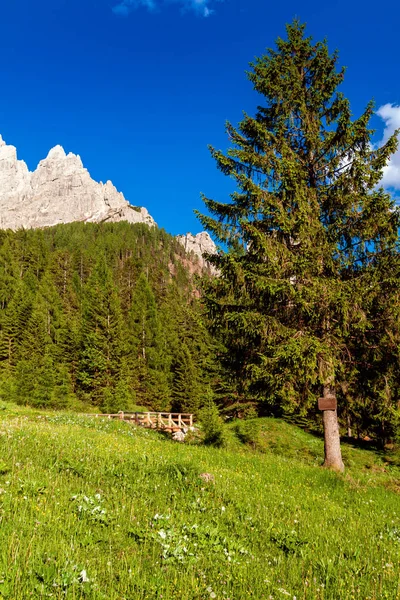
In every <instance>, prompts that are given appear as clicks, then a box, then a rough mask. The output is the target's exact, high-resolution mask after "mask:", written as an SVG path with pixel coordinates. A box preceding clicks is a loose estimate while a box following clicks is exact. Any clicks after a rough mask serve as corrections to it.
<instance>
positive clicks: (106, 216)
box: [0, 137, 155, 229]
mask: <svg viewBox="0 0 400 600" xmlns="http://www.w3.org/2000/svg"><path fill="white" fill-rule="evenodd" d="M0 140H1V141H0V228H2V229H8V228H9V229H18V228H20V227H24V228H28V229H29V228H32V227H49V226H51V225H56V224H58V223H70V222H72V221H91V222H100V221H129V222H130V223H146V224H147V225H150V226H153V225H155V222H154V219H153V218H152V217H151V216H150V215H149V213H148V212H147V210H146V209H145V208H134V207H132V205H131V204H129V202H128V201H127V200H125V198H124V196H123V194H121V193H120V192H118V191H117V190H116V188H115V187H114V186H113V185H112V183H111V182H107V183H106V184H105V185H104V184H102V183H98V182H96V181H94V180H93V179H92V178H91V177H90V174H89V172H88V171H87V169H85V168H84V166H83V164H82V161H81V158H80V157H79V156H78V155H76V154H72V153H69V154H66V153H65V150H64V148H63V147H62V146H55V147H54V148H52V149H51V150H50V152H49V153H48V155H47V157H46V158H45V159H43V160H41V161H40V163H39V165H38V167H37V168H36V170H35V171H33V172H32V173H30V172H29V170H28V167H27V165H26V164H25V163H24V162H23V161H21V160H18V158H17V150H16V148H15V147H14V146H9V145H7V144H6V143H5V142H4V140H3V138H1V137H0Z"/></svg>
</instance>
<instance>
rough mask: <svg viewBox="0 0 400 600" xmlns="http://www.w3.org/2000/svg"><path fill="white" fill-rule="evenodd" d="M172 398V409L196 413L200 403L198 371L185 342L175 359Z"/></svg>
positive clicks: (200, 393) (200, 391) (200, 390)
mask: <svg viewBox="0 0 400 600" xmlns="http://www.w3.org/2000/svg"><path fill="white" fill-rule="evenodd" d="M172 398H173V405H174V410H177V411H180V412H185V413H192V414H195V415H196V414H198V412H199V409H200V407H201V405H202V389H201V385H200V380H199V371H198V369H197V368H196V365H195V363H194V361H193V358H192V355H191V353H190V350H189V348H188V347H187V345H186V344H185V343H182V345H181V349H180V351H179V353H178V355H177V356H176V359H175V364H174V381H173V389H172Z"/></svg>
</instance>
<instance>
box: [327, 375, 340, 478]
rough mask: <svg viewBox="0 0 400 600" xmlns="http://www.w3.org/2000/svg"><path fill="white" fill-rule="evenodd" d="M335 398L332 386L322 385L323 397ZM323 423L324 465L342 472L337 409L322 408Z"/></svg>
mask: <svg viewBox="0 0 400 600" xmlns="http://www.w3.org/2000/svg"><path fill="white" fill-rule="evenodd" d="M332 397H335V398H336V392H335V390H334V388H331V387H329V386H325V387H324V398H332ZM322 420H323V425H324V446H325V447H324V449H325V461H324V467H327V468H328V469H333V470H334V471H339V472H340V473H343V471H344V464H343V460H342V451H341V449H340V435H339V423H338V418H337V410H324V411H323V413H322Z"/></svg>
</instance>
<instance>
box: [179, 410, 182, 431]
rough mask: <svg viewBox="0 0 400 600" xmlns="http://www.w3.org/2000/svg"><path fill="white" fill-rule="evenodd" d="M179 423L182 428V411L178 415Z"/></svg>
mask: <svg viewBox="0 0 400 600" xmlns="http://www.w3.org/2000/svg"><path fill="white" fill-rule="evenodd" d="M178 425H179V427H180V428H182V415H181V413H179V415H178Z"/></svg>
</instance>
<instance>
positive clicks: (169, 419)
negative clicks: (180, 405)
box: [93, 411, 193, 433]
mask: <svg viewBox="0 0 400 600" xmlns="http://www.w3.org/2000/svg"><path fill="white" fill-rule="evenodd" d="M93 416H96V417H103V418H105V419H120V420H121V421H128V422H129V423H134V424H135V425H140V426H141V427H147V428H148V429H160V430H163V431H169V432H171V433H173V432H175V431H182V430H183V429H185V428H187V429H189V427H193V415H191V414H188V413H161V412H134V413H130V412H122V411H121V412H119V413H115V414H107V415H105V414H97V415H93Z"/></svg>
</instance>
